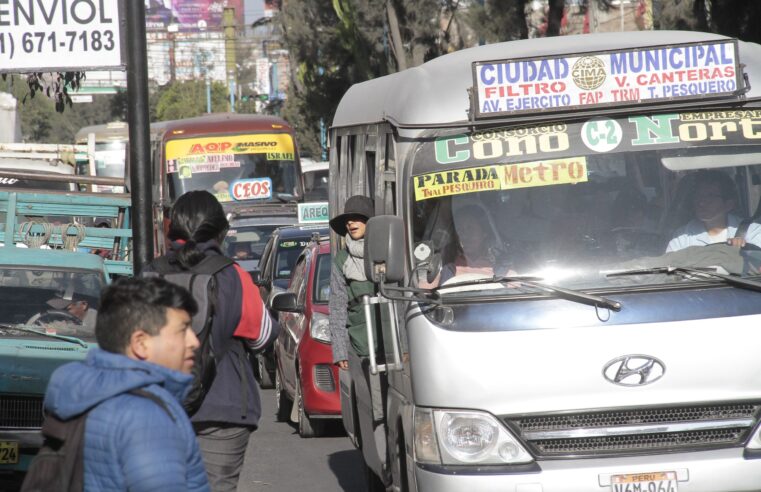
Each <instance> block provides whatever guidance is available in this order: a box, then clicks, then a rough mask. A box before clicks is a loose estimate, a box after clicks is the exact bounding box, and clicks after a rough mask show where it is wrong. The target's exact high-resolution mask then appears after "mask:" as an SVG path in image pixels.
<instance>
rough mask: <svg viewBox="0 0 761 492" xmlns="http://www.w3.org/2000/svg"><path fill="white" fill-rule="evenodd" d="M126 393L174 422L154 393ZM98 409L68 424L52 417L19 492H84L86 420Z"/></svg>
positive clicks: (137, 391) (44, 423) (44, 425)
mask: <svg viewBox="0 0 761 492" xmlns="http://www.w3.org/2000/svg"><path fill="white" fill-rule="evenodd" d="M129 393H131V394H133V395H137V396H142V397H144V398H148V399H149V400H153V401H154V402H156V404H157V405H159V406H160V407H161V408H163V409H164V411H165V412H166V413H167V415H169V417H171V419H172V420H173V421H174V420H175V419H174V416H173V415H172V413H171V412H170V411H169V409H168V408H167V406H166V403H164V401H163V400H162V399H161V398H159V397H158V396H156V395H154V394H153V393H151V392H149V391H145V390H141V389H135V390H132V391H130V392H129ZM95 408H97V406H95V407H93V408H91V409H90V410H88V411H87V412H85V413H83V414H80V415H77V416H76V417H73V418H71V419H69V420H59V419H58V418H56V417H55V416H54V415H52V414H48V415H46V416H45V420H44V422H43V423H42V436H43V438H44V442H43V444H42V447H41V448H40V451H39V452H38V453H37V455H36V456H35V457H34V459H33V460H32V463H31V464H30V465H29V470H27V472H26V477H24V483H23V484H22V485H21V492H80V491H82V490H84V475H85V466H84V450H85V420H86V419H87V416H88V415H89V414H90V412H92V411H93V410H94V409H95Z"/></svg>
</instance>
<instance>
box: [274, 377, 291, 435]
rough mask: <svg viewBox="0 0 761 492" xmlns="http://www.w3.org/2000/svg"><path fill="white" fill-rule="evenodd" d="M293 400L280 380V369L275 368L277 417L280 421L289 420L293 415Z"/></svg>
mask: <svg viewBox="0 0 761 492" xmlns="http://www.w3.org/2000/svg"><path fill="white" fill-rule="evenodd" d="M292 404H293V403H291V400H289V399H288V395H287V394H286V392H285V390H284V389H283V383H282V381H281V380H280V371H278V370H277V369H275V419H276V420H277V421H278V422H288V419H289V418H290V416H291V405H292Z"/></svg>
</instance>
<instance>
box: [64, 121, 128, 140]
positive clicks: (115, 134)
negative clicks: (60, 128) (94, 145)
mask: <svg viewBox="0 0 761 492" xmlns="http://www.w3.org/2000/svg"><path fill="white" fill-rule="evenodd" d="M90 133H94V134H95V140H96V141H103V140H122V139H125V140H126V139H127V136H128V135H129V127H128V126H127V123H125V122H124V121H112V122H111V123H105V124H103V125H91V126H85V127H82V128H80V129H79V131H78V132H77V134H76V135H75V136H74V140H75V142H76V143H87V135H89V134H90Z"/></svg>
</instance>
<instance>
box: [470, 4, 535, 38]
mask: <svg viewBox="0 0 761 492" xmlns="http://www.w3.org/2000/svg"><path fill="white" fill-rule="evenodd" d="M525 8H526V1H525V0H488V1H485V2H484V3H483V5H480V4H473V5H471V7H470V8H469V10H468V12H467V14H466V19H467V23H468V26H469V27H470V28H471V29H473V31H474V32H475V33H476V34H477V35H478V37H479V39H480V41H481V42H483V43H487V44H488V43H500V42H502V41H511V40H514V39H526V38H527V37H528V26H527V24H526V13H525Z"/></svg>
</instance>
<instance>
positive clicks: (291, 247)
mask: <svg viewBox="0 0 761 492" xmlns="http://www.w3.org/2000/svg"><path fill="white" fill-rule="evenodd" d="M310 239H311V236H310V237H299V238H292V239H280V241H278V244H277V257H276V258H275V279H281V280H282V279H289V278H291V271H292V270H293V266H294V265H295V264H296V260H297V259H298V258H299V255H300V254H301V252H302V251H303V250H304V248H305V247H306V246H307V245H308V244H309V241H310Z"/></svg>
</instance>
